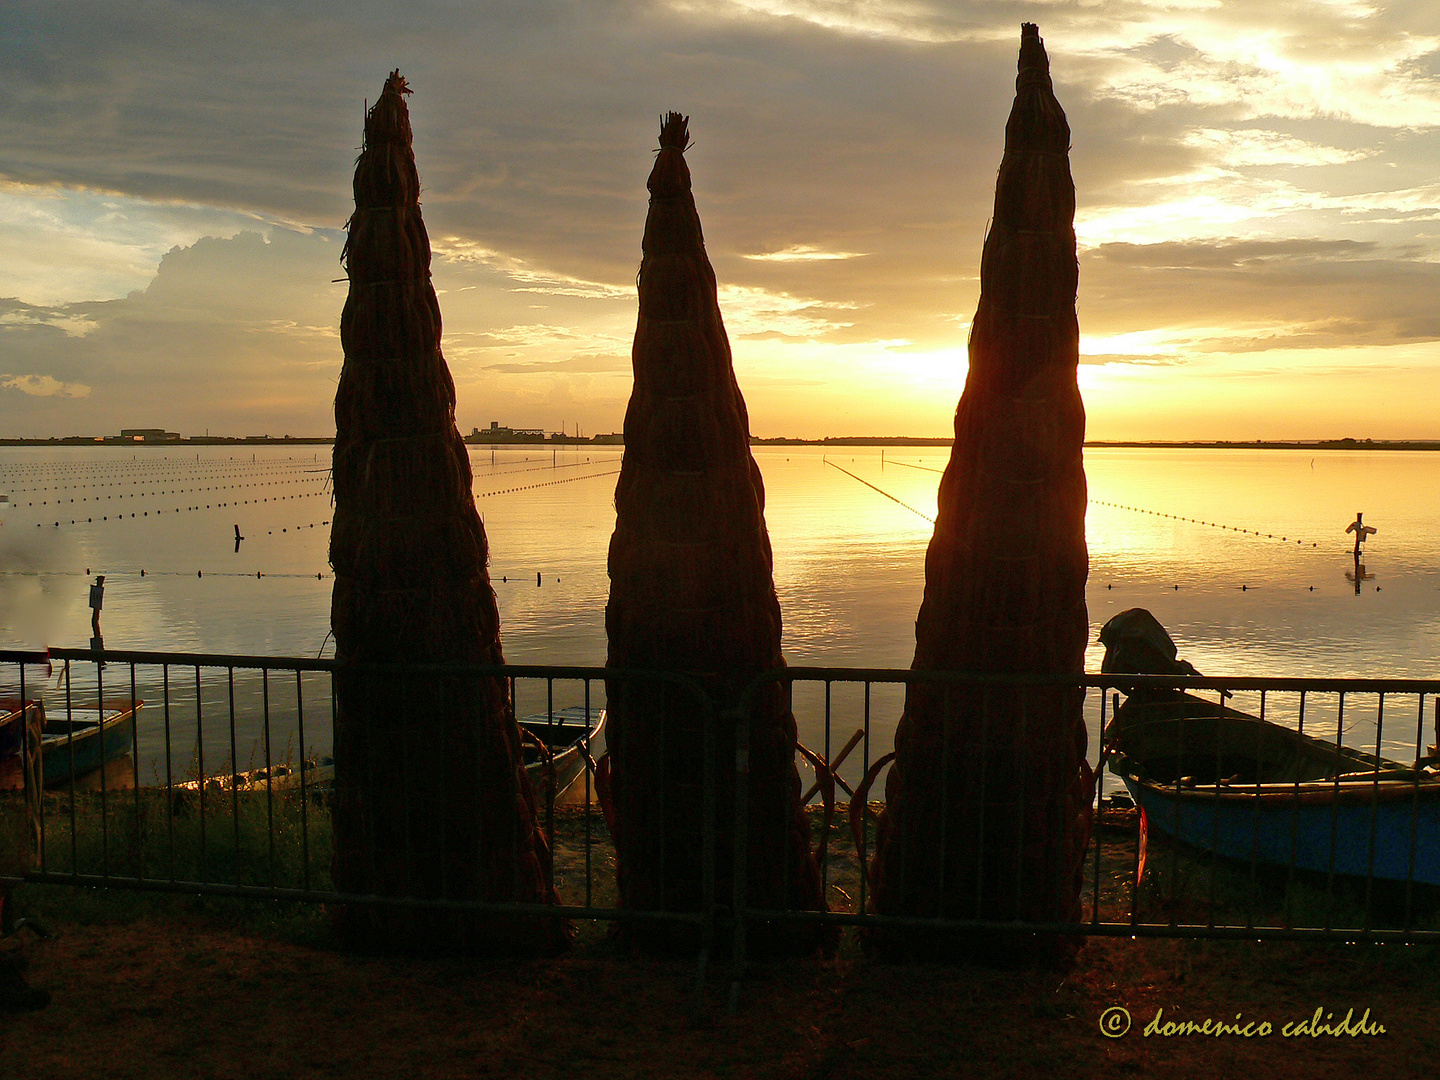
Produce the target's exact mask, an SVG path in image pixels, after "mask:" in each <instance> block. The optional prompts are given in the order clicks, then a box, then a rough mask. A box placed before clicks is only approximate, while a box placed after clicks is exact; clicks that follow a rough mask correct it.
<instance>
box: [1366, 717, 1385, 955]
mask: <svg viewBox="0 0 1440 1080" xmlns="http://www.w3.org/2000/svg"><path fill="white" fill-rule="evenodd" d="M1384 739H1385V691H1384V690H1381V691H1380V693H1379V694H1378V695H1377V697H1376V702H1375V772H1374V774H1373V776H1372V778H1371V781H1370V853H1369V858H1368V860H1367V861H1366V864H1365V924H1364V925H1365V929H1366V930H1369V929H1370V900H1371V896H1372V894H1373V892H1374V888H1375V838H1376V830H1377V828H1378V826H1379V824H1380V820H1379V814H1380V762H1381V760H1382V759H1381V757H1380V748H1381V747H1382V746H1384V745H1385V742H1384Z"/></svg>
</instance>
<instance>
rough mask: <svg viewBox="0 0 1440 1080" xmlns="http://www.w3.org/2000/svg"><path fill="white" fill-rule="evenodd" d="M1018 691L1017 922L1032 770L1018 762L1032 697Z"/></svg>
mask: <svg viewBox="0 0 1440 1080" xmlns="http://www.w3.org/2000/svg"><path fill="white" fill-rule="evenodd" d="M1017 690H1018V691H1019V692H1018V693H1017V695H1016V696H1017V697H1018V698H1019V701H1020V723H1019V725H1018V728H1019V730H1018V731H1017V732H1016V734H1015V741H1014V742H1013V743H1012V744H1011V751H1012V753H1013V755H1014V756H1013V757H1012V758H1011V763H1010V764H1011V768H1012V769H1014V771H1015V772H1016V774H1017V776H1016V780H1017V785H1016V786H1017V787H1018V788H1019V791H1017V792H1015V802H1014V806H1015V807H1016V812H1015V853H1016V856H1017V857H1016V859H1015V918H1016V920H1020V919H1023V918H1024V917H1025V906H1024V893H1025V865H1026V863H1027V861H1028V860H1027V859H1026V857H1025V814H1026V811H1027V810H1028V805H1027V804H1026V802H1025V794H1026V791H1025V789H1026V786H1027V785H1026V777H1027V775H1028V774H1029V772H1030V770H1029V769H1027V768H1024V767H1023V764H1022V763H1021V762H1020V761H1018V760H1017V759H1018V758H1019V756H1020V754H1021V752H1022V751H1021V748H1022V747H1023V746H1024V745H1025V736H1026V733H1027V732H1026V729H1027V728H1028V726H1029V721H1030V709H1029V703H1030V695H1029V693H1027V692H1026V691H1025V690H1024V688H1020V687H1017ZM1066 824H1067V825H1068V824H1069V822H1066ZM1050 850H1051V851H1053V850H1054V848H1053V847H1051V849H1050ZM1049 861H1050V856H1049V855H1047V856H1046V857H1045V860H1044V862H1045V863H1046V864H1048V863H1049ZM1045 869H1046V870H1048V869H1049V867H1048V865H1046V867H1045ZM996 885H997V888H996V900H997V901H998V900H999V888H998V885H999V883H998V882H997V883H996ZM997 908H998V905H997Z"/></svg>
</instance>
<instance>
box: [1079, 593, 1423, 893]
mask: <svg viewBox="0 0 1440 1080" xmlns="http://www.w3.org/2000/svg"><path fill="white" fill-rule="evenodd" d="M1137 610H1138V609H1137ZM1133 614H1134V613H1132V612H1125V613H1123V615H1121V616H1116V619H1122V618H1125V617H1126V616H1131V615H1133ZM1143 614H1144V615H1145V616H1146V617H1147V618H1148V617H1149V613H1148V612H1143ZM1114 621H1115V620H1112V623H1113V622H1114ZM1150 621H1151V622H1152V623H1153V622H1154V621H1153V619H1151V620H1150ZM1135 622H1136V620H1133V619H1132V620H1131V623H1132V626H1133V624H1134V623H1135ZM1158 627H1159V624H1158V623H1154V628H1158ZM1107 631H1111V624H1109V623H1107V624H1106V630H1104V631H1102V632H1101V641H1102V642H1105V643H1106V645H1107V653H1106V662H1107V664H1108V665H1109V668H1108V670H1110V671H1112V672H1114V671H1132V672H1133V673H1136V674H1194V673H1195V672H1194V669H1193V668H1190V667H1189V665H1188V664H1184V662H1183V661H1175V660H1174V646H1173V644H1172V645H1170V650H1169V657H1170V664H1166V663H1164V662H1160V663H1153V662H1152V663H1150V664H1148V666H1150V667H1152V668H1157V667H1158V668H1162V669H1163V670H1160V671H1153V670H1152V671H1149V672H1138V671H1134V668H1135V666H1137V665H1135V664H1133V663H1127V662H1126V657H1127V656H1128V657H1129V658H1130V659H1132V660H1133V659H1134V657H1135V656H1136V652H1135V650H1127V649H1126V647H1125V644H1124V642H1123V641H1120V640H1117V639H1118V638H1119V637H1120V635H1119V634H1118V633H1116V632H1111V633H1110V634H1109V636H1110V638H1111V639H1112V640H1110V641H1106V637H1107ZM1163 633H1164V632H1163V630H1162V631H1161V634H1162V635H1163ZM1146 635H1147V636H1148V637H1149V638H1150V643H1151V644H1153V643H1154V636H1153V628H1149V627H1147V628H1146ZM1164 642H1166V643H1168V642H1169V637H1168V635H1165V636H1164ZM1141 651H1142V652H1144V651H1146V650H1141ZM1149 651H1150V655H1151V660H1152V661H1153V659H1154V656H1155V652H1154V650H1153V649H1151V650H1149ZM1162 651H1163V648H1162ZM1181 664H1184V667H1185V668H1187V669H1188V671H1181V670H1178V668H1179V665H1181ZM1172 665H1173V666H1172ZM1102 670H1106V668H1105V666H1103V665H1102ZM1105 749H1106V754H1107V757H1108V760H1109V765H1110V769H1111V771H1112V772H1113V773H1115V774H1116V775H1117V776H1119V777H1120V778H1121V779H1122V780H1123V781H1124V782H1125V786H1126V788H1127V789H1128V790H1129V792H1130V795H1131V797H1132V798H1133V799H1134V800H1135V803H1136V805H1137V806H1139V807H1140V809H1141V810H1142V811H1143V812H1144V814H1145V819H1146V824H1147V827H1148V829H1151V830H1154V831H1155V832H1157V833H1163V834H1165V835H1167V836H1169V837H1172V838H1174V839H1177V840H1179V841H1181V842H1183V843H1185V844H1189V845H1191V846H1193V847H1196V848H1199V849H1201V850H1204V851H1210V852H1214V853H1215V854H1217V855H1221V856H1225V857H1226V858H1231V859H1238V860H1242V861H1245V862H1250V861H1252V860H1253V861H1254V862H1256V863H1262V864H1269V865H1273V866H1279V867H1294V868H1295V869H1296V870H1301V871H1312V872H1315V873H1319V874H1327V875H1328V874H1343V875H1348V876H1355V877H1361V878H1364V877H1374V878H1376V879H1385V880H1391V881H1413V882H1420V883H1424V884H1428V885H1440V770H1437V762H1436V761H1435V760H1434V759H1432V758H1424V759H1421V760H1420V761H1417V762H1415V763H1414V764H1411V765H1406V764H1402V763H1400V762H1397V761H1391V760H1389V759H1387V758H1383V757H1380V756H1378V755H1377V754H1366V753H1363V752H1361V751H1360V750H1358V749H1355V748H1352V747H1348V746H1337V745H1335V743H1334V742H1331V741H1327V740H1323V739H1317V738H1314V737H1312V736H1310V735H1305V734H1302V733H1301V732H1298V731H1294V730H1292V729H1291V728H1288V727H1285V726H1283V725H1281V724H1276V723H1273V722H1271V721H1268V720H1261V719H1258V718H1257V717H1254V716H1251V715H1249V714H1247V713H1243V712H1240V711H1238V710H1236V709H1232V708H1230V707H1228V706H1226V705H1223V704H1222V703H1220V702H1217V701H1207V700H1204V699H1202V698H1199V697H1196V696H1194V695H1193V694H1187V693H1184V692H1182V691H1180V690H1167V689H1163V688H1161V689H1154V688H1149V689H1145V690H1138V691H1137V692H1135V693H1132V694H1131V695H1130V696H1129V697H1128V698H1127V699H1126V701H1125V702H1124V703H1123V704H1122V705H1121V706H1120V707H1119V709H1118V710H1117V711H1116V712H1115V714H1114V717H1113V720H1112V721H1111V724H1110V726H1109V728H1108V730H1107V733H1106V740H1105Z"/></svg>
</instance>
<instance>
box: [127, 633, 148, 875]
mask: <svg viewBox="0 0 1440 1080" xmlns="http://www.w3.org/2000/svg"><path fill="white" fill-rule="evenodd" d="M137 700H138V695H137V694H136V691H135V661H133V660H132V661H130V706H131V708H132V709H134V715H133V718H132V719H131V721H130V790H131V791H133V792H134V793H135V799H134V814H135V824H134V826H133V832H132V836H133V840H134V845H135V847H134V850H133V852H132V857H131V860H130V864H131V865H130V869H131V874H132V876H134V877H137V878H141V879H143V878H144V877H145V859H144V843H145V838H144V835H143V833H142V831H141V828H140V707H139V705H137V704H136V702H137Z"/></svg>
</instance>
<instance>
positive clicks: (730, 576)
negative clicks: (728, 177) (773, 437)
mask: <svg viewBox="0 0 1440 1080" xmlns="http://www.w3.org/2000/svg"><path fill="white" fill-rule="evenodd" d="M687 127H688V118H687V117H684V116H681V115H680V114H678V113H669V114H668V115H667V116H666V117H665V119H664V121H663V123H662V125H661V128H660V149H659V153H658V156H657V157H656V159H655V165H654V168H653V169H652V171H651V173H650V179H649V182H648V184H647V186H648V188H649V190H650V210H649V213H648V215H647V217H646V219H645V237H644V241H643V245H642V250H643V253H644V255H643V259H642V261H641V264H640V277H639V289H640V313H639V319H638V321H637V323H636V327H635V344H634V350H633V353H632V360H633V363H634V370H635V384H634V389H633V391H632V392H631V395H630V405H629V409H628V410H627V412H626V414H625V456H624V459H623V462H622V465H621V469H620V480H619V482H618V484H617V485H616V488H615V533H614V536H613V537H612V538H611V541H610V601H609V604H608V605H607V607H606V609H605V629H606V631H607V633H608V635H609V646H610V648H609V657H608V660H607V663H608V664H609V665H610V666H611V667H619V668H644V669H649V670H651V671H658V672H684V673H689V674H692V675H695V676H698V678H699V679H700V681H701V682H702V683H703V684H704V685H705V686H706V688H707V690H708V691H709V692H710V693H711V694H712V695H714V697H715V700H717V701H724V700H726V699H727V697H728V696H729V695H732V694H734V693H735V691H736V690H738V688H739V687H740V686H742V685H744V684H745V682H746V681H747V680H748V678H749V677H750V676H752V675H754V674H755V673H756V672H762V671H767V670H770V669H773V668H779V667H783V666H784V663H785V661H784V660H783V659H782V657H781V655H780V604H779V601H778V600H777V599H776V596H775V585H774V580H773V577H772V572H771V554H770V538H769V535H768V534H767V533H766V530H765V489H764V486H763V484H762V482H761V479H760V470H759V468H758V467H757V466H756V464H755V461H754V459H753V458H752V457H751V455H750V424H749V418H748V416H747V414H746V411H745V401H744V399H743V398H742V397H741V395H740V388H739V386H738V385H737V384H736V382H735V373H734V370H733V368H732V366H731V359H730V345H729V341H728V340H727V339H726V336H725V327H724V324H723V323H722V321H721V318H720V305H719V301H718V300H717V298H716V286H715V272H714V270H713V269H712V268H711V266H710V260H709V258H708V257H707V256H706V254H705V242H704V237H703V235H702V234H701V230H700V218H699V216H698V215H697V214H696V212H695V200H694V197H693V195H692V194H691V190H690V170H689V168H688V167H687V166H686V164H685V157H684V152H685V149H686V147H687V145H688V141H689V140H688V134H687ZM606 702H607V708H608V714H607V721H606V723H607V729H606V730H607V741H608V745H609V756H608V758H607V760H606V762H605V763H604V765H603V766H602V772H601V780H602V786H601V792H602V797H603V798H604V799H605V801H606V805H607V807H608V813H609V818H610V822H611V829H612V834H613V837H614V841H615V849H616V860H617V864H618V867H617V874H618V884H619V893H620V904H621V906H622V907H625V908H632V909H639V910H663V911H672V912H673V911H679V912H696V911H702V910H704V909H705V903H706V900H707V896H709V897H713V898H714V900H715V902H716V904H718V905H719V906H722V907H724V906H729V905H730V904H731V902H732V899H733V898H734V896H735V886H736V880H737V878H739V879H740V881H741V883H742V886H743V889H744V891H745V892H746V894H747V895H746V896H745V898H744V899H745V902H746V903H747V905H748V906H750V907H755V908H768V909H772V910H773V909H785V908H807V909H819V908H820V907H822V895H821V889H820V878H819V871H818V867H817V864H816V861H815V859H814V857H813V855H812V854H811V852H810V848H809V826H808V825H807V823H806V819H805V815H804V812H803V810H802V808H801V807H800V805H799V796H800V780H799V776H798V774H797V772H796V769H795V753H796V748H795V747H796V736H795V719H794V717H793V715H792V714H791V712H790V703H789V693H788V690H787V689H786V688H783V687H781V686H779V685H775V684H771V685H769V686H767V687H766V688H765V689H764V691H763V692H761V693H760V694H759V695H758V696H757V697H756V698H755V699H754V701H753V707H752V708H751V710H750V714H749V717H748V722H749V745H748V750H749V754H748V766H749V775H748V797H747V798H745V799H744V800H743V802H742V803H741V804H740V805H741V806H742V807H743V810H744V813H745V816H746V819H747V825H748V829H747V836H748V843H746V844H745V845H744V846H743V850H742V856H743V858H744V860H745V864H746V873H745V874H744V875H739V874H737V873H736V872H735V866H734V863H733V861H732V851H733V848H734V845H735V836H736V834H735V832H734V831H733V823H734V818H735V812H736V808H737V800H736V783H737V767H736V752H735V751H736V733H735V721H734V720H733V719H731V718H730V717H727V716H724V715H722V714H719V713H709V712H706V711H705V710H704V709H703V708H702V703H701V702H700V701H698V700H696V697H695V696H694V695H693V694H691V693H687V692H686V691H684V690H682V689H679V688H677V687H675V686H674V685H673V684H669V683H665V682H663V681H659V680H649V679H642V678H635V679H624V678H613V679H611V680H609V681H608V682H607V685H606ZM707 747H708V749H709V752H710V762H711V765H710V767H711V768H712V769H713V770H714V781H715V787H714V792H715V799H714V803H713V807H712V808H713V821H714V823H715V831H714V832H713V833H712V834H711V846H712V847H713V851H714V856H715V862H714V864H713V865H714V867H715V870H714V874H713V876H711V877H709V878H708V879H707V874H706V847H707V845H706V835H705V834H706V828H705V815H706V810H705V806H706V799H705V783H704V780H705V776H706V752H707ZM739 781H740V782H741V783H746V778H745V777H744V776H743V775H740V776H739ZM707 881H708V884H709V886H710V891H708V892H707ZM630 936H631V940H632V941H634V942H635V943H636V944H638V945H641V946H642V947H643V946H650V947H653V948H656V949H677V948H680V949H683V948H693V947H694V945H695V942H696V940H697V935H696V934H695V932H694V927H693V926H692V927H690V928H689V929H688V930H685V929H681V930H679V931H670V932H667V931H664V930H662V929H659V928H657V927H656V926H655V925H654V924H649V925H638V926H637V927H635V928H634V929H632V930H631V932H630ZM808 936H809V938H810V939H811V940H814V935H808ZM806 937H807V935H806V934H792V935H789V936H788V937H787V935H783V934H780V933H779V932H778V931H774V930H773V929H771V930H764V929H762V930H760V931H759V932H757V933H756V934H755V935H754V936H753V937H752V939H751V941H750V944H751V945H752V946H753V947H754V948H755V949H757V950H760V951H764V950H767V949H771V948H784V947H788V946H789V945H792V944H795V943H798V942H800V941H802V940H803V939H804V938H806Z"/></svg>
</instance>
